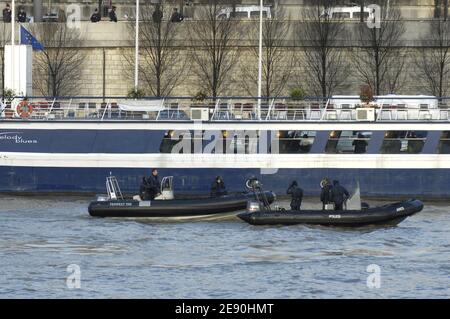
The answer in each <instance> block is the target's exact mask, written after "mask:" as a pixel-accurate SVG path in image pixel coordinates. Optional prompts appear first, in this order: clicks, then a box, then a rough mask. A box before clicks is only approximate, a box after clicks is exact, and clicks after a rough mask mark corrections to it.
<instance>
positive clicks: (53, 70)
mask: <svg viewBox="0 0 450 319" xmlns="http://www.w3.org/2000/svg"><path fill="white" fill-rule="evenodd" d="M32 31H33V33H34V35H35V37H36V38H37V39H38V40H39V41H40V42H41V43H42V44H43V46H44V50H43V51H40V52H36V54H35V59H34V62H35V66H36V70H37V71H38V73H39V76H35V77H34V81H33V82H34V87H35V88H37V89H38V90H39V91H40V93H41V94H42V95H51V96H63V95H74V94H75V93H76V92H78V86H79V83H80V82H79V81H80V79H81V70H82V68H81V66H82V64H83V61H84V57H85V54H84V52H83V51H82V50H80V47H81V46H82V41H81V36H80V32H79V30H78V29H75V28H69V27H68V26H67V24H65V23H42V24H39V25H33V27H32Z"/></svg>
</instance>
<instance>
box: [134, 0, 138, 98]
mask: <svg viewBox="0 0 450 319" xmlns="http://www.w3.org/2000/svg"><path fill="white" fill-rule="evenodd" d="M135 46H136V47H135V56H134V92H135V93H137V90H138V84H139V0H136V39H135Z"/></svg>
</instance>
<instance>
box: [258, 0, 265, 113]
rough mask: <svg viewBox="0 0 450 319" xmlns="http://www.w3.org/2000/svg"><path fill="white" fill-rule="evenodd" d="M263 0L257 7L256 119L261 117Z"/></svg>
mask: <svg viewBox="0 0 450 319" xmlns="http://www.w3.org/2000/svg"><path fill="white" fill-rule="evenodd" d="M263 2H264V1H263V0H260V8H259V60H258V112H257V113H258V119H259V120H260V119H261V98H262V42H263V41H262V37H263V30H262V28H263V5H264V4H263Z"/></svg>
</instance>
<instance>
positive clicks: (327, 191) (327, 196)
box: [320, 178, 333, 210]
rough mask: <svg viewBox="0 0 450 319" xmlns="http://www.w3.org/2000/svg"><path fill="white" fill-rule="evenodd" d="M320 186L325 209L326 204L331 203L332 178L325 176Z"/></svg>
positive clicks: (321, 199) (323, 208)
mask: <svg viewBox="0 0 450 319" xmlns="http://www.w3.org/2000/svg"><path fill="white" fill-rule="evenodd" d="M320 187H321V188H322V191H321V192H320V201H321V202H322V210H325V208H326V205H328V204H330V203H331V189H332V188H333V186H331V183H330V180H329V179H328V178H324V179H323V180H322V181H321V182H320Z"/></svg>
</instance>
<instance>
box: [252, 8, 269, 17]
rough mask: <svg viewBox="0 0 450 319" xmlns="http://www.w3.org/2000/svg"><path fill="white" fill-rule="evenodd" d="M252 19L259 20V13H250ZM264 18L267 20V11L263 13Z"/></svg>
mask: <svg viewBox="0 0 450 319" xmlns="http://www.w3.org/2000/svg"><path fill="white" fill-rule="evenodd" d="M250 17H252V18H259V11H250ZM263 18H267V11H265V10H264V11H263Z"/></svg>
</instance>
